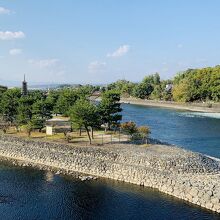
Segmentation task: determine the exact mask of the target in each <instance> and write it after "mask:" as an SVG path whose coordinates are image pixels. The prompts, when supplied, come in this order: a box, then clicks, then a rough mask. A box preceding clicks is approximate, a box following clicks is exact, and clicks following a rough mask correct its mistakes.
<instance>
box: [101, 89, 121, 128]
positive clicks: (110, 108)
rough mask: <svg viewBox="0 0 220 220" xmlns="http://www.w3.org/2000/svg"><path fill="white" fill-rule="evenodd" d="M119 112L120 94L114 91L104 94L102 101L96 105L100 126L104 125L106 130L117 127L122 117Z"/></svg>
mask: <svg viewBox="0 0 220 220" xmlns="http://www.w3.org/2000/svg"><path fill="white" fill-rule="evenodd" d="M121 111H122V108H121V104H120V94H119V93H118V92H117V91H115V90H109V91H106V92H104V93H103V94H102V100H101V102H100V103H99V105H98V112H99V115H100V117H101V122H102V124H106V125H107V126H106V127H107V128H108V129H110V128H111V126H118V124H119V122H120V121H121V119H122V115H121V114H119V113H120V112H121Z"/></svg>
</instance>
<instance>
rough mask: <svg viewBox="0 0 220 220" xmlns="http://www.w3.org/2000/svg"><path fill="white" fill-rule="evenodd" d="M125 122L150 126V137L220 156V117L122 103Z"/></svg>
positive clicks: (217, 115)
mask: <svg viewBox="0 0 220 220" xmlns="http://www.w3.org/2000/svg"><path fill="white" fill-rule="evenodd" d="M123 109H124V111H123V115H124V121H129V120H131V121H135V122H136V123H137V124H139V125H149V126H150V128H151V131H152V134H151V137H153V138H156V139H159V140H162V141H165V142H168V143H171V144H176V145H179V146H182V147H184V148H187V149H190V150H193V151H197V152H201V153H204V154H208V155H210V156H213V157H218V158H220V117H219V114H206V113H195V112H186V111H178V110H172V109H165V108H155V107H146V106H139V105H126V104H125V105H123Z"/></svg>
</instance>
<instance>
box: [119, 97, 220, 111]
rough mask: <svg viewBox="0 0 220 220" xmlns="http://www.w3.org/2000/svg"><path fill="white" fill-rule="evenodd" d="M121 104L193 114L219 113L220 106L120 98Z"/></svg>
mask: <svg viewBox="0 0 220 220" xmlns="http://www.w3.org/2000/svg"><path fill="white" fill-rule="evenodd" d="M121 103H128V104H132V105H144V106H154V107H161V108H173V109H179V110H187V111H193V112H206V113H220V104H218V103H213V104H207V103H177V102H169V101H153V100H143V99H136V98H121Z"/></svg>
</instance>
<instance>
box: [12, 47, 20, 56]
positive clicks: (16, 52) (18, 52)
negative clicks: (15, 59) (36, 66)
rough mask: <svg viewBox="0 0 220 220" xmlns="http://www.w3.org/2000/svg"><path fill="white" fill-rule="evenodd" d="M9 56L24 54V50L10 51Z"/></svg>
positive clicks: (15, 49)
mask: <svg viewBox="0 0 220 220" xmlns="http://www.w3.org/2000/svg"><path fill="white" fill-rule="evenodd" d="M9 54H10V55H12V56H15V55H19V54H22V49H18V48H14V49H11V50H9Z"/></svg>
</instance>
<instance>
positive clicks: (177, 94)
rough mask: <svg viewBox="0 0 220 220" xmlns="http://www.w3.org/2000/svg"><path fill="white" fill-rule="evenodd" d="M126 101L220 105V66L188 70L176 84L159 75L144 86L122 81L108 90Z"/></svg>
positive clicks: (147, 77) (146, 80)
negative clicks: (219, 103) (126, 99)
mask: <svg viewBox="0 0 220 220" xmlns="http://www.w3.org/2000/svg"><path fill="white" fill-rule="evenodd" d="M108 89H115V90H117V91H118V92H120V94H121V95H122V96H124V97H130V96H132V97H137V98H141V99H152V100H165V101H167V100H170V101H172V100H173V101H177V102H194V101H198V102H201V101H214V102H219V101H220V66H216V67H208V68H203V69H188V70H186V71H184V72H181V73H178V74H177V75H176V76H175V77H174V78H173V79H172V80H161V78H160V75H159V74H158V73H156V74H153V75H149V76H146V77H145V78H144V79H143V80H142V81H141V82H140V83H132V82H129V81H126V80H119V81H117V82H115V83H112V84H110V85H109V86H108Z"/></svg>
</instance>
